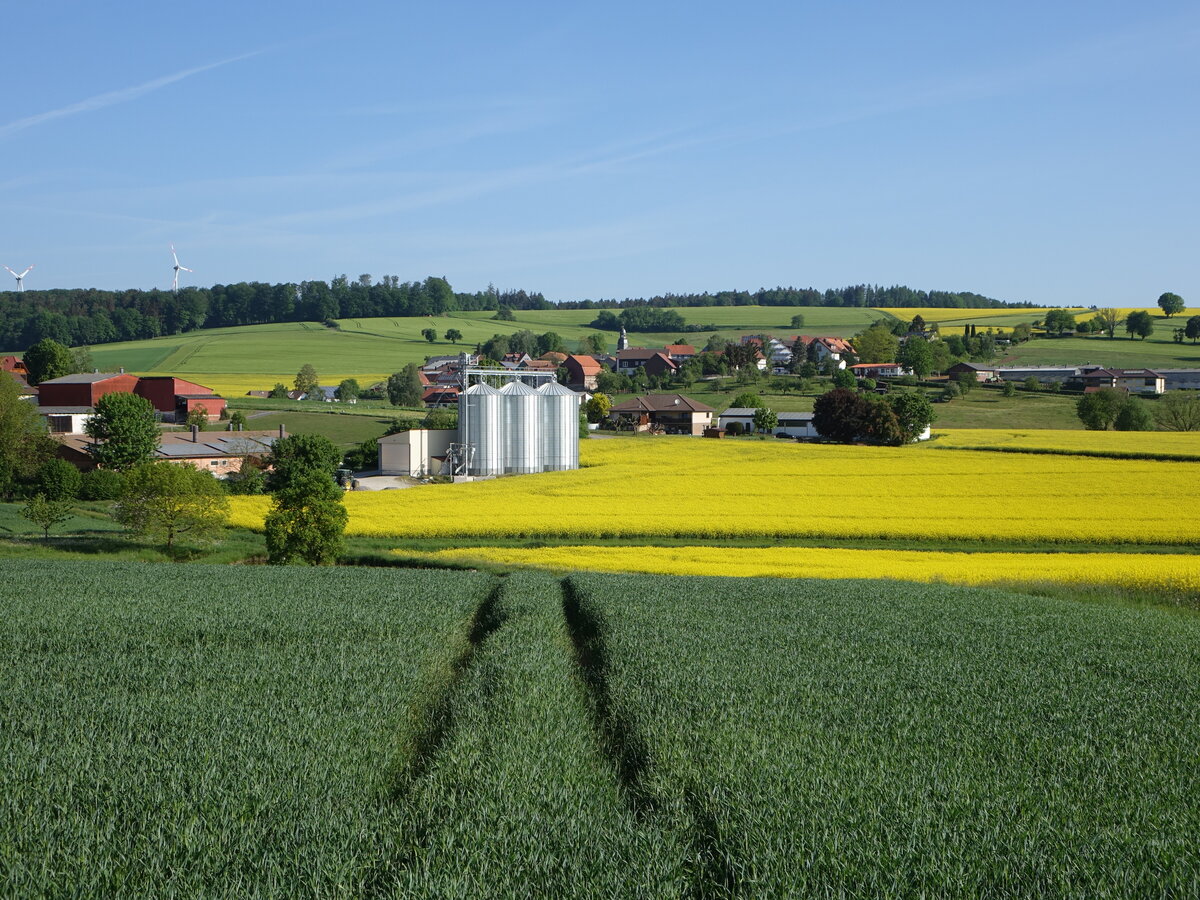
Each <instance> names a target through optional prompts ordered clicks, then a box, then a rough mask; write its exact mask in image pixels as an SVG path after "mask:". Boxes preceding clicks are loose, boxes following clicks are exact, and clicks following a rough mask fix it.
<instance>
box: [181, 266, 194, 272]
mask: <svg viewBox="0 0 1200 900" xmlns="http://www.w3.org/2000/svg"><path fill="white" fill-rule="evenodd" d="M179 270H180V271H181V272H194V271H195V269H189V268H188V267H187V266H180V267H179Z"/></svg>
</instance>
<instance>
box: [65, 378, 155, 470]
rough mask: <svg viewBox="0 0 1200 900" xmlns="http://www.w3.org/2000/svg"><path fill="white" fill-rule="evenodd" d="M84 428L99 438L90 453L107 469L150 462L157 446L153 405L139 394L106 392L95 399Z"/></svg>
mask: <svg viewBox="0 0 1200 900" xmlns="http://www.w3.org/2000/svg"><path fill="white" fill-rule="evenodd" d="M84 431H86V432H87V433H88V434H89V435H91V436H92V437H93V438H95V439H96V443H94V444H92V445H90V446H89V447H88V452H89V453H90V454H91V455H92V459H94V460H95V461H96V465H98V466H100V467H101V468H105V469H116V470H117V471H121V472H124V471H126V470H128V469H131V468H133V467H134V466H136V465H138V464H139V463H143V462H148V461H149V460H150V459H151V458H152V457H153V456H154V451H155V450H157V449H158V439H159V431H158V423H157V422H155V420H154V407H153V406H151V404H150V401H149V400H147V399H146V398H145V397H139V396H138V395H137V394H105V395H104V396H103V397H101V398H100V399H99V400H97V401H96V412H95V414H94V415H93V416H92V417H91V418H89V419H88V421H87V424H86V425H84Z"/></svg>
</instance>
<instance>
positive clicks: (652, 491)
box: [231, 437, 1200, 544]
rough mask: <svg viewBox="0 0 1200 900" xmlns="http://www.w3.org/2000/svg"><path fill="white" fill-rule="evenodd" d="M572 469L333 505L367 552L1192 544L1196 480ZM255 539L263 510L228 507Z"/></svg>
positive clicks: (605, 453) (817, 451)
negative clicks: (607, 546)
mask: <svg viewBox="0 0 1200 900" xmlns="http://www.w3.org/2000/svg"><path fill="white" fill-rule="evenodd" d="M580 452H581V459H582V462H583V464H584V466H585V468H583V469H580V470H577V471H573V472H546V473H543V474H540V475H522V476H514V477H507V478H498V479H494V480H491V481H478V482H473V483H470V484H461V485H431V486H425V487H417V488H411V489H408V490H403V491H386V492H383V491H381V492H356V493H351V494H348V495H347V496H346V507H347V509H348V510H349V513H350V522H349V525H348V529H347V531H348V533H350V534H357V535H372V536H378V537H397V538H418V537H450V538H470V537H472V536H481V537H483V536H487V537H505V538H522V537H534V538H537V537H553V538H563V537H566V538H569V539H579V541H580V542H581V543H586V542H587V541H588V540H589V539H594V538H607V537H632V538H639V539H642V538H645V539H649V540H653V539H654V538H685V539H686V538H703V539H705V540H709V539H722V538H740V537H752V538H760V539H764V538H772V537H821V538H853V537H871V538H889V537H895V538H902V539H910V540H912V539H923V538H932V539H946V538H950V539H954V538H979V539H983V540H996V539H1000V540H1015V541H1028V542H1037V543H1072V542H1083V541H1087V542H1097V541H1101V542H1117V543H1131V544H1138V543H1174V544H1181V543H1190V542H1194V541H1195V540H1196V536H1197V535H1200V502H1198V501H1200V478H1198V477H1197V476H1198V475H1200V464H1197V463H1191V462H1158V461H1145V460H1117V459H1098V458H1093V457H1077V456H1033V455H1026V454H1020V453H1011V454H1009V453H984V452H976V451H971V450H962V451H956V452H944V451H934V450H932V449H929V448H928V447H899V448H892V447H854V446H841V445H832V444H828V445H826V444H799V443H794V442H786V443H785V442H783V441H775V440H766V441H751V442H743V441H714V440H705V439H703V438H692V437H656V438H650V437H645V438H614V439H608V440H588V441H584V442H582V444H581V445H580ZM231 499H232V503H233V510H234V512H233V522H234V524H237V525H241V526H245V527H252V528H254V527H261V526H262V520H263V515H264V513H265V511H266V508H267V501H266V499H265V498H254V497H247V498H241V497H234V498H231Z"/></svg>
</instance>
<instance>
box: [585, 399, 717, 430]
mask: <svg viewBox="0 0 1200 900" xmlns="http://www.w3.org/2000/svg"><path fill="white" fill-rule="evenodd" d="M713 412H715V410H714V409H713V408H712V407H711V406H705V405H704V404H703V403H699V402H697V401H695V400H692V399H691V398H690V397H685V396H683V395H682V394H648V395H646V396H644V397H634V398H633V399H632V400H626V401H625V402H624V403H618V404H616V405H615V406H613V407H612V409H611V410H609V414H608V415H609V418H610V419H612V421H613V422H615V423H617V426H618V427H626V428H632V429H633V430H634V431H650V430H651V429H662V430H664V431H666V432H667V433H669V434H670V433H675V434H703V433H704V429H705V428H707V427H708V426H709V425H711V424H712V414H713Z"/></svg>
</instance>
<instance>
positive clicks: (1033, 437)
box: [932, 428, 1200, 459]
mask: <svg viewBox="0 0 1200 900" xmlns="http://www.w3.org/2000/svg"><path fill="white" fill-rule="evenodd" d="M932 446H934V447H937V448H939V449H944V448H951V447H952V448H954V449H962V450H969V449H971V448H973V447H1004V448H1009V449H1014V450H1017V449H1021V450H1029V449H1033V450H1037V449H1043V450H1061V451H1064V452H1067V453H1161V454H1170V455H1175V456H1194V457H1196V458H1197V459H1200V431H1053V430H1050V429H1044V430H1042V429H1035V430H1030V431H1003V430H1000V429H993V428H955V429H953V430H949V431H945V432H940V433H939V434H938V436H937V439H936V440H935V441H934V443H933V444H932Z"/></svg>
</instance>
